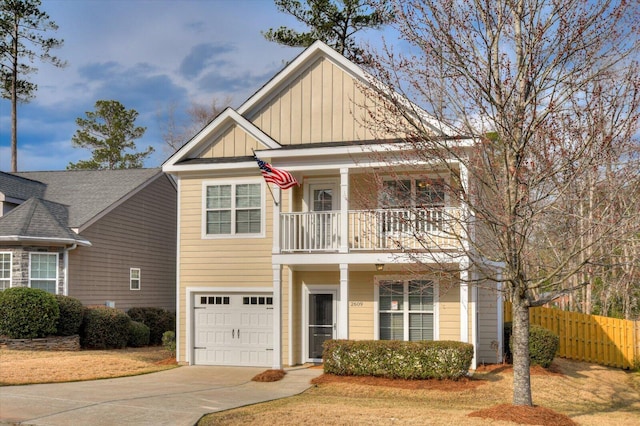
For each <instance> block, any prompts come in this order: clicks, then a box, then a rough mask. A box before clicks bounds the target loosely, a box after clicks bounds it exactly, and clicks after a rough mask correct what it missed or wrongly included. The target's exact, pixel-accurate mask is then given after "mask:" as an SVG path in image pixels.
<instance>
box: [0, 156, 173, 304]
mask: <svg viewBox="0 0 640 426" xmlns="http://www.w3.org/2000/svg"><path fill="white" fill-rule="evenodd" d="M0 203H1V207H2V208H1V210H0V212H1V213H2V214H1V215H0V216H1V217H0V289H6V288H9V287H33V288H41V289H43V290H46V291H48V292H50V293H54V294H64V295H68V296H72V297H75V298H77V299H79V300H80V301H81V302H82V303H83V304H84V305H107V306H114V307H116V308H119V309H123V310H127V309H129V308H131V307H134V306H145V307H149V306H152V307H159V308H165V309H169V310H175V303H176V281H175V277H176V273H175V271H176V269H175V268H176V267H175V265H176V260H175V259H176V208H177V205H176V187H175V182H174V181H173V180H172V179H171V178H170V177H169V176H168V175H166V174H164V173H163V172H162V170H161V169H159V168H155V169H127V170H78V171H52V172H22V173H3V172H0Z"/></svg>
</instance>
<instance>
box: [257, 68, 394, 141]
mask: <svg viewBox="0 0 640 426" xmlns="http://www.w3.org/2000/svg"><path fill="white" fill-rule="evenodd" d="M367 109H368V110H369V111H371V110H375V107H374V103H373V101H372V100H370V99H368V98H367V96H365V93H364V92H363V88H362V86H361V85H360V84H359V83H357V82H356V80H354V78H353V77H352V76H351V75H349V74H348V73H346V72H345V71H343V70H342V69H341V68H340V67H338V66H336V65H335V64H334V63H333V62H331V61H330V60H329V59H327V58H319V59H317V60H316V61H314V62H313V63H311V64H310V65H309V67H308V68H307V69H306V70H304V71H303V72H302V73H301V74H300V75H299V76H298V77H297V78H295V79H293V80H292V81H291V82H290V83H289V84H286V85H284V86H283V87H281V88H280V90H279V91H278V92H277V93H276V94H275V95H274V96H273V97H272V98H271V99H270V101H269V102H268V103H266V104H265V105H264V106H263V107H262V108H260V109H259V110H258V111H257V112H256V113H255V114H254V115H253V116H250V117H247V118H248V119H249V120H250V121H251V122H252V123H253V124H255V125H256V126H257V127H259V128H260V129H262V131H264V132H265V133H266V134H268V135H269V136H271V137H272V138H273V139H274V140H276V141H277V142H278V143H280V144H282V145H294V144H306V143H317V142H343V141H363V140H371V139H382V138H389V137H391V136H389V135H380V134H374V133H373V132H372V131H371V127H372V126H371V124H370V121H371V118H370V114H369V113H368V112H367Z"/></svg>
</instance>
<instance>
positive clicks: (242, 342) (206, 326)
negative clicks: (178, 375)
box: [194, 293, 273, 367]
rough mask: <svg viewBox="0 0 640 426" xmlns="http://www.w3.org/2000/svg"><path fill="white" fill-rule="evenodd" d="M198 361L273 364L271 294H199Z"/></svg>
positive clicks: (196, 311) (196, 317)
mask: <svg viewBox="0 0 640 426" xmlns="http://www.w3.org/2000/svg"><path fill="white" fill-rule="evenodd" d="M194 324H195V330H194V331H195V339H194V341H195V343H194V353H195V364H199V365H242V366H255V367H271V366H272V365H273V297H272V295H271V294H232V293H225V294H218V293H216V294H212V293H206V294H205V293H202V294H196V295H195V300H194Z"/></svg>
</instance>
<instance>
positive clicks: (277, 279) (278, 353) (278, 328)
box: [271, 264, 291, 370]
mask: <svg viewBox="0 0 640 426" xmlns="http://www.w3.org/2000/svg"><path fill="white" fill-rule="evenodd" d="M271 268H272V271H273V369H274V370H279V369H281V368H282V341H281V339H282V265H280V264H272V265H271ZM289 363H291V360H289Z"/></svg>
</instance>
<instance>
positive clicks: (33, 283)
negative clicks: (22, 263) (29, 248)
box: [29, 253, 58, 294]
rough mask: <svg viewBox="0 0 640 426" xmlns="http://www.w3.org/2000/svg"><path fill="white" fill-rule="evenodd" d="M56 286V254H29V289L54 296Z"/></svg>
mask: <svg viewBox="0 0 640 426" xmlns="http://www.w3.org/2000/svg"><path fill="white" fill-rule="evenodd" d="M57 286H58V253H30V254H29V287H31V288H39V289H41V290H44V291H47V292H49V293H53V294H56V293H57V291H56V290H57Z"/></svg>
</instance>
